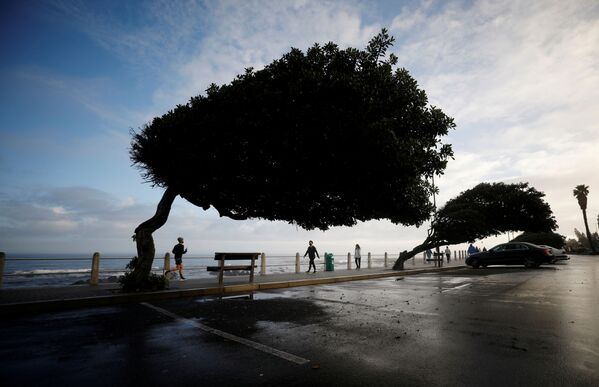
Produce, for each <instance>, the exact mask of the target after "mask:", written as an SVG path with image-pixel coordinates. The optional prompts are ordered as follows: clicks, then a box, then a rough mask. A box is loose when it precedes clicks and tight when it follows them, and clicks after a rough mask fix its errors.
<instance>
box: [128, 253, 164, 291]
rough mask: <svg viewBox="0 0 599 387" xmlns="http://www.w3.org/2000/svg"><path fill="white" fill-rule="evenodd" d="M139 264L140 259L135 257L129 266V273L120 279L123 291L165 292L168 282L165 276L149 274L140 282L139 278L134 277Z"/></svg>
mask: <svg viewBox="0 0 599 387" xmlns="http://www.w3.org/2000/svg"><path fill="white" fill-rule="evenodd" d="M138 264H139V259H138V258H137V257H133V259H131V261H130V262H129V263H128V264H127V271H126V272H125V274H124V275H122V276H120V277H119V284H120V285H121V289H122V290H123V291H125V292H142V291H155V290H164V289H166V287H167V284H168V280H167V279H166V277H165V276H163V275H156V274H154V273H149V275H148V276H147V277H146V278H144V279H143V281H140V280H139V279H138V277H136V276H135V275H134V270H135V268H136V267H137V266H138Z"/></svg>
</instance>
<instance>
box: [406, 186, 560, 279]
mask: <svg viewBox="0 0 599 387" xmlns="http://www.w3.org/2000/svg"><path fill="white" fill-rule="evenodd" d="M544 196H545V194H544V193H542V192H539V191H537V190H536V189H534V188H533V187H529V186H528V183H517V184H505V183H480V184H478V185H477V186H476V187H474V188H471V189H469V190H467V191H464V192H462V193H460V194H459V195H458V196H456V197H455V198H453V199H451V200H449V201H448V202H447V203H445V205H444V206H443V207H442V208H441V209H439V211H438V212H437V213H436V214H435V215H434V217H433V220H432V222H431V226H430V229H429V230H428V236H427V238H426V239H425V240H424V242H422V243H421V244H420V245H418V246H416V247H415V248H414V249H412V251H410V252H407V251H406V252H403V253H401V254H400V256H399V258H398V259H397V261H396V262H395V264H394V268H396V269H397V268H401V267H402V265H403V262H404V261H405V260H407V259H409V258H412V257H413V256H415V255H416V254H418V253H421V252H423V251H426V250H427V249H432V248H434V247H437V246H442V245H455V244H459V243H465V242H473V241H475V240H477V239H482V238H486V237H489V236H492V235H499V234H501V233H505V232H508V231H532V232H547V231H551V230H555V229H556V227H557V224H556V222H555V218H554V217H553V215H552V211H551V208H550V207H549V204H547V203H546V202H545V201H544V200H543V197H544Z"/></svg>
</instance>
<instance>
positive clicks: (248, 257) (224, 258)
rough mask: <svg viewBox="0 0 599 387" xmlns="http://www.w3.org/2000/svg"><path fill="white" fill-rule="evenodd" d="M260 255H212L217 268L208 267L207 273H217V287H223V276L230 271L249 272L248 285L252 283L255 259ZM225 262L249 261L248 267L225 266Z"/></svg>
mask: <svg viewBox="0 0 599 387" xmlns="http://www.w3.org/2000/svg"><path fill="white" fill-rule="evenodd" d="M260 254H261V253H214V260H215V261H218V266H208V267H207V268H206V269H207V270H208V271H216V272H218V285H219V286H223V274H224V273H225V271H231V270H249V271H250V283H253V282H254V268H256V259H258V256H260ZM225 261H250V262H251V263H250V264H249V265H225Z"/></svg>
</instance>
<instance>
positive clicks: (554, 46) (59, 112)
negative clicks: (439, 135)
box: [0, 0, 599, 256]
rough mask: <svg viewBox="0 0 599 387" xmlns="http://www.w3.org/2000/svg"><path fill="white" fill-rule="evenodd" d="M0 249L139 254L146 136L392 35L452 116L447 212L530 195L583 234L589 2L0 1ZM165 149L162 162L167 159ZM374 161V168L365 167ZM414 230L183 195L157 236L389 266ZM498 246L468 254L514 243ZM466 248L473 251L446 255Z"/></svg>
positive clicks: (148, 207) (598, 130) (590, 171)
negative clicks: (282, 66)
mask: <svg viewBox="0 0 599 387" xmlns="http://www.w3.org/2000/svg"><path fill="white" fill-rule="evenodd" d="M0 18H1V19H0V50H1V51H0V52H1V53H2V55H1V56H0V251H4V252H6V254H7V256H10V254H17V253H32V254H33V253H52V254H59V253H82V254H88V253H89V254H91V253H92V252H94V251H99V252H101V253H105V254H128V255H131V256H133V255H135V244H134V243H133V242H132V240H131V236H132V235H133V230H134V229H135V227H136V226H137V225H138V224H139V223H141V222H143V221H144V220H146V219H148V218H150V217H151V216H152V215H153V214H154V211H155V208H156V205H157V203H158V201H159V200H160V198H161V196H162V193H163V191H162V189H160V188H157V187H152V186H151V185H150V184H148V183H146V182H144V180H143V178H142V176H141V173H140V171H139V170H138V169H136V168H135V167H133V166H132V163H131V160H130V159H129V147H130V142H131V131H132V130H139V129H140V128H142V127H143V125H144V124H146V123H148V122H149V121H150V120H151V119H152V118H153V117H155V116H160V115H162V114H164V113H166V112H167V111H168V110H170V109H172V108H174V107H175V106H176V105H177V104H184V103H186V102H187V101H188V100H189V99H190V98H191V97H192V96H196V95H200V94H205V90H206V88H207V87H208V85H209V84H211V83H213V82H214V83H217V84H224V83H228V82H230V81H231V80H232V79H233V78H234V77H235V75H237V74H240V73H243V71H244V69H245V68H246V67H254V68H255V69H260V68H261V67H263V66H265V65H266V64H268V63H270V62H271V61H272V60H274V59H277V58H279V57H280V56H281V55H282V54H284V53H286V52H288V51H289V50H290V48H291V47H296V48H299V49H301V50H303V51H305V50H306V49H307V48H308V47H310V46H312V45H313V44H314V43H326V42H329V41H333V42H336V43H338V44H339V45H340V46H341V47H342V48H345V47H350V46H351V47H357V48H360V49H363V48H364V47H365V46H366V44H367V43H368V41H369V40H370V38H372V37H373V36H374V35H376V34H377V33H378V32H379V31H380V30H381V28H383V27H385V28H387V29H388V30H389V32H390V34H391V35H393V36H394V37H395V45H394V46H393V47H392V48H391V50H390V51H391V52H393V53H395V54H396V55H397V56H398V57H399V64H398V65H399V66H401V67H405V68H406V69H408V70H409V71H410V73H411V74H412V76H413V77H414V78H415V79H416V80H417V81H418V83H419V85H420V87H421V88H423V89H424V90H425V91H426V93H427V95H428V97H429V102H430V104H431V105H433V106H437V107H439V108H441V109H442V110H443V111H444V112H445V113H446V114H448V115H449V116H451V117H453V118H454V119H455V123H456V125H457V127H456V129H455V130H454V131H451V132H450V134H449V135H448V136H447V137H446V139H445V142H448V143H451V144H452V145H453V149H454V152H455V155H454V160H450V162H449V163H448V167H447V170H446V172H445V174H444V175H443V176H442V177H441V178H439V179H437V180H436V183H437V184H438V187H439V191H440V192H439V195H438V197H437V203H438V204H440V205H442V204H443V203H444V202H446V201H447V200H448V199H450V198H452V197H454V196H456V195H457V194H459V193H460V192H462V191H464V190H467V189H469V188H472V187H474V186H475V185H476V184H478V183H480V182H505V183H515V182H528V183H530V185H531V186H533V187H535V188H536V189H537V190H539V191H542V192H544V193H545V194H546V197H545V199H546V201H547V202H548V203H549V205H550V206H551V208H552V210H553V212H554V215H555V217H556V220H557V222H558V225H559V228H558V230H557V232H559V233H561V234H563V235H565V236H569V237H572V236H574V228H577V229H578V230H583V229H584V223H583V221H582V214H581V211H580V208H579V206H578V203H577V201H576V199H575V198H574V197H573V195H572V190H573V188H574V187H575V186H576V185H579V184H585V185H588V186H589V187H590V188H589V190H590V194H589V197H588V209H587V212H588V217H589V223H590V225H589V226H590V228H591V231H596V230H597V217H598V215H599V173H598V171H599V3H598V2H597V1H595V0H588V1H586V0H572V1H561V0H558V1H552V0H538V1H537V0H528V1H519V0H514V1H510V0H489V1H390V0H389V1H359V0H355V1H351V0H349V1H326V0H320V1H310V0H296V1H292V0H281V1H277V0H273V1H260V0H256V1H252V0H247V1H241V0H240V1H200V0H185V1H178V0H146V1H137V0H130V1H121V0H115V1H113V0H104V1H84V0H29V1H20V0H0ZM165 151H168V150H165ZM364 156H365V157H366V155H364ZM426 234H427V224H425V225H424V226H422V227H420V228H416V227H405V226H401V225H394V224H392V223H390V222H388V221H370V222H365V223H359V224H358V225H356V226H354V227H335V228H332V229H330V230H328V231H325V232H323V231H319V230H313V231H305V230H302V229H300V228H297V227H295V226H293V225H290V224H287V223H285V222H269V221H265V220H260V219H255V220H248V221H233V220H231V219H228V218H220V217H219V216H218V213H217V212H216V211H214V210H213V209H209V210H207V211H204V210H202V209H201V208H197V207H194V206H192V205H191V204H189V203H187V202H185V200H184V199H182V198H180V197H179V198H177V199H176V200H175V203H174V205H173V209H172V211H171V214H170V217H169V220H168V222H167V224H166V225H165V226H163V227H162V228H161V229H159V230H158V231H156V232H155V233H154V238H155V242H156V251H157V255H160V254H162V252H167V251H170V249H171V248H172V246H173V245H174V244H175V243H176V238H177V237H178V236H183V237H185V239H186V245H187V246H188V249H189V252H190V254H210V253H212V252H214V251H223V250H229V251H263V252H265V253H266V254H267V255H268V254H289V255H292V254H295V252H300V253H303V251H304V250H305V248H306V246H307V241H308V240H309V239H312V240H314V242H315V245H316V246H317V247H318V249H319V251H320V252H321V253H322V252H324V251H332V252H334V253H338V254H344V253H346V252H349V251H353V246H354V245H355V244H356V243H359V244H360V245H361V247H362V251H364V252H366V251H371V252H372V253H373V254H380V253H383V252H389V253H390V254H397V253H398V252H399V251H402V250H410V249H411V248H413V247H414V246H415V245H417V244H419V242H421V241H423V240H424V239H425V237H426ZM507 240H508V237H507V235H499V236H497V237H491V238H487V239H485V240H483V241H477V245H479V246H480V247H482V246H485V247H487V248H489V247H492V246H493V245H495V244H497V243H502V242H506V241H507ZM456 247H458V248H465V245H461V246H456Z"/></svg>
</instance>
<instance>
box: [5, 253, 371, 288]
mask: <svg viewBox="0 0 599 387" xmlns="http://www.w3.org/2000/svg"><path fill="white" fill-rule="evenodd" d="M323 256H324V254H323V255H322V256H321V259H317V260H316V264H317V265H320V266H322V268H321V270H322V269H323V268H324V259H323ZM334 257H339V261H338V262H339V264H342V265H345V262H347V261H346V260H347V254H340V255H334ZM131 258H132V257H131V256H126V255H125V254H120V255H119V254H112V255H109V254H106V255H101V257H100V282H116V281H117V279H118V277H119V276H121V275H123V273H124V272H125V267H126V265H127V264H128V263H129V261H130V260H131ZM382 259H383V258H382V255H373V262H376V266H379V265H380V266H382ZM364 261H365V260H364V258H363V260H362V262H364ZM379 261H380V262H379ZM300 263H301V264H302V268H304V269H305V267H304V266H305V265H306V264H307V259H303V258H302V259H301V261H300ZM183 264H184V272H183V273H184V275H185V277H186V278H210V277H212V276H214V275H215V274H214V273H213V272H211V273H209V272H207V271H206V266H213V265H215V261H214V255H213V254H210V255H209V254H206V255H195V256H194V255H190V256H187V255H186V256H185V257H184V258H183ZM256 264H257V266H258V267H257V269H256V271H257V272H260V260H258V261H257V262H256ZM163 265H164V257H156V258H154V262H153V265H152V271H153V272H154V273H156V274H162V268H163ZM373 265H374V263H373ZM91 266H92V254H6V263H5V267H4V277H3V283H2V286H3V287H4V288H22V287H35V286H67V285H78V284H84V283H87V282H88V281H89V279H90V275H91ZM174 267H175V262H174V259H173V258H172V257H171V268H172V269H174ZM293 272H295V254H288V255H285V254H281V255H269V254H268V253H267V254H266V273H267V274H275V273H293Z"/></svg>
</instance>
